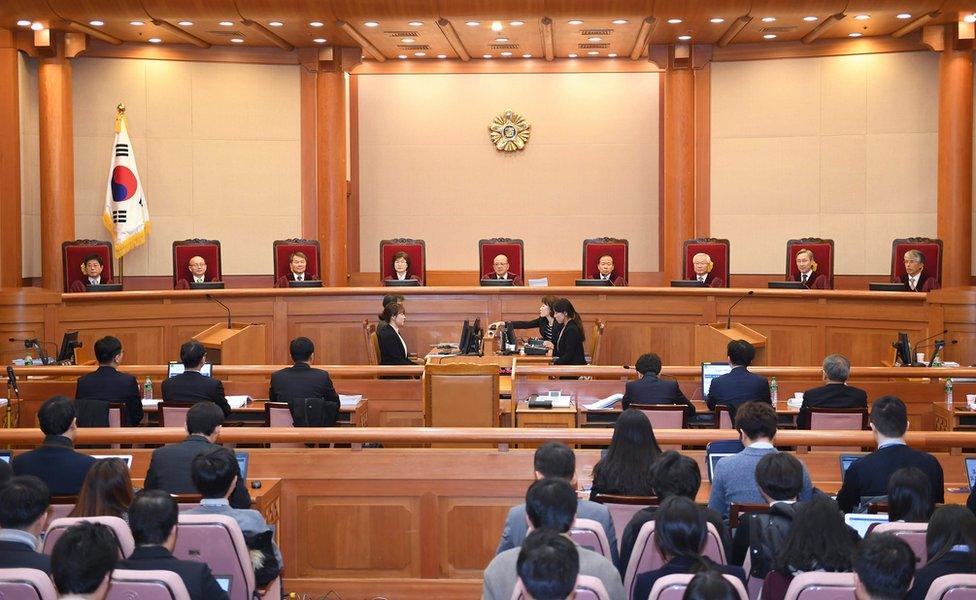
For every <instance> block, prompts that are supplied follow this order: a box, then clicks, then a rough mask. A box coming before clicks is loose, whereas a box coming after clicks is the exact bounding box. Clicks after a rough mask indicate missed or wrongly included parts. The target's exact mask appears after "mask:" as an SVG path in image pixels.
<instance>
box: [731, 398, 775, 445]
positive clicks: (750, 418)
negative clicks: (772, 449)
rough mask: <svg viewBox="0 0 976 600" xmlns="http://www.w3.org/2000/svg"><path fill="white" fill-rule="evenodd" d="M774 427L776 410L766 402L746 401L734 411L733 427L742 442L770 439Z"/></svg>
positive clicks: (773, 433)
mask: <svg viewBox="0 0 976 600" xmlns="http://www.w3.org/2000/svg"><path fill="white" fill-rule="evenodd" d="M776 427H777V425H776V410H775V409H773V407H772V406H770V405H769V404H767V403H766V402H746V403H745V404H743V405H742V406H740V407H739V410H737V411H736V412H735V428H736V429H737V430H739V437H740V439H742V443H743V444H746V443H755V442H759V441H764V442H768V441H772V440H773V438H774V437H776Z"/></svg>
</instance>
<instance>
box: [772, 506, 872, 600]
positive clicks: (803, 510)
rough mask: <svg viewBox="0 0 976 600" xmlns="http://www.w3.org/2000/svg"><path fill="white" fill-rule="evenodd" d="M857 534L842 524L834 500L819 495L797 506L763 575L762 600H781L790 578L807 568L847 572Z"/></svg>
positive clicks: (849, 567) (807, 569)
mask: <svg viewBox="0 0 976 600" xmlns="http://www.w3.org/2000/svg"><path fill="white" fill-rule="evenodd" d="M856 538H857V533H856V532H855V531H853V530H852V529H851V528H850V527H848V526H847V525H846V524H845V523H844V515H842V514H841V512H840V509H838V508H837V503H836V502H834V501H833V500H831V499H830V498H828V497H827V496H824V495H822V494H818V495H816V496H814V498H813V499H812V500H810V501H809V502H800V503H798V504H797V505H796V510H795V512H794V515H793V526H792V527H791V528H790V532H789V534H788V535H787V536H786V540H785V541H784V542H783V545H782V546H781V548H780V553H779V555H778V556H776V560H775V562H774V563H773V566H774V569H773V570H772V571H770V572H769V574H768V575H766V582H765V583H764V584H763V589H762V600H783V598H785V597H786V590H787V589H788V588H789V587H790V582H791V581H793V577H795V576H796V575H799V574H800V573H806V572H808V571H827V572H831V573H847V572H850V570H851V555H852V554H853V552H854V546H856V545H857V541H856Z"/></svg>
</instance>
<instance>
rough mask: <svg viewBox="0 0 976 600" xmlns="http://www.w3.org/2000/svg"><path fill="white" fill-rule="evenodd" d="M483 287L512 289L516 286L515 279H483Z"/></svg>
mask: <svg viewBox="0 0 976 600" xmlns="http://www.w3.org/2000/svg"><path fill="white" fill-rule="evenodd" d="M481 285H482V286H484V287H511V286H513V285H515V280H514V279H482V280H481Z"/></svg>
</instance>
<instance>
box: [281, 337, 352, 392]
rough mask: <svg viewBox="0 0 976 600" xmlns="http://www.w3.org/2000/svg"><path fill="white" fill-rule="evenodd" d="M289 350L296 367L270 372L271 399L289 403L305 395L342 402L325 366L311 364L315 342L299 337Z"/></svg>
mask: <svg viewBox="0 0 976 600" xmlns="http://www.w3.org/2000/svg"><path fill="white" fill-rule="evenodd" d="M288 352H289V353H290V354H291V359H292V361H294V363H295V364H294V366H291V367H288V368H285V369H282V370H280V371H278V372H276V373H274V374H272V375H271V389H270V390H269V391H268V398H269V400H271V402H288V401H289V400H294V399H302V398H323V399H325V400H326V401H327V402H334V403H335V404H336V406H337V407H338V405H339V394H337V393H336V391H335V387H334V386H333V385H332V378H330V377H329V374H328V372H326V371H323V370H322V369H313V368H312V367H310V366H309V363H310V362H312V356H313V355H314V354H315V345H314V344H313V343H312V340H310V339H308V338H307V337H298V338H295V339H293V340H292V341H291V344H289V345H288Z"/></svg>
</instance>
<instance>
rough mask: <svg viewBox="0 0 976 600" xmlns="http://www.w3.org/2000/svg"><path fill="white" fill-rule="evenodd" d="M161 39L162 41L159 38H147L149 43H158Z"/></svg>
mask: <svg viewBox="0 0 976 600" xmlns="http://www.w3.org/2000/svg"><path fill="white" fill-rule="evenodd" d="M162 41H163V40H161V39H159V38H149V43H150V44H158V43H160V42H162Z"/></svg>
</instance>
